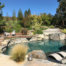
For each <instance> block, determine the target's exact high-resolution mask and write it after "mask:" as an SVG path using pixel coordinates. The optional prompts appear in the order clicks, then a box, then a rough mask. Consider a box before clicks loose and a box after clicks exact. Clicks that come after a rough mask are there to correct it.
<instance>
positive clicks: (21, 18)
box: [18, 9, 23, 21]
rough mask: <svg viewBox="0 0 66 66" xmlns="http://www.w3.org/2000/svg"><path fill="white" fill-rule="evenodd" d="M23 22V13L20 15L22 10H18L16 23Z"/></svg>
mask: <svg viewBox="0 0 66 66" xmlns="http://www.w3.org/2000/svg"><path fill="white" fill-rule="evenodd" d="M22 20H23V13H22V10H21V9H19V11H18V21H22Z"/></svg>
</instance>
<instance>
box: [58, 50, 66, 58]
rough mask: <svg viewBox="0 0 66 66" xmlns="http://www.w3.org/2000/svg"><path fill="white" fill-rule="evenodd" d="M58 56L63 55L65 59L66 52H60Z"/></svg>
mask: <svg viewBox="0 0 66 66" xmlns="http://www.w3.org/2000/svg"><path fill="white" fill-rule="evenodd" d="M58 54H59V55H61V56H62V57H64V58H65V57H66V52H64V51H61V52H58Z"/></svg>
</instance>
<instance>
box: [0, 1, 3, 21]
mask: <svg viewBox="0 0 66 66" xmlns="http://www.w3.org/2000/svg"><path fill="white" fill-rule="evenodd" d="M3 7H4V5H2V4H1V2H0V21H1V20H2V19H3V16H2V14H3V13H2V8H3Z"/></svg>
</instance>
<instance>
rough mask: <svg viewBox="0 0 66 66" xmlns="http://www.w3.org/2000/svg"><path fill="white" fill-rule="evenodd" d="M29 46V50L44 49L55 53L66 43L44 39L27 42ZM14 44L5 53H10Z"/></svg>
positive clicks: (46, 51)
mask: <svg viewBox="0 0 66 66" xmlns="http://www.w3.org/2000/svg"><path fill="white" fill-rule="evenodd" d="M26 45H27V46H28V47H29V50H28V52H30V51H32V50H43V51H44V52H45V53H54V52H58V51H61V49H60V48H61V47H63V46H64V45H65V41H53V40H44V41H34V42H29V43H27V44H26ZM12 48H13V46H11V47H9V48H8V49H7V50H6V51H5V54H9V52H10V50H11V49H12Z"/></svg>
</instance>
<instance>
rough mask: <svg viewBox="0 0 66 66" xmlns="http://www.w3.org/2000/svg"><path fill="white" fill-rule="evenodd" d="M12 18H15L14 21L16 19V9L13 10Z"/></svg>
mask: <svg viewBox="0 0 66 66" xmlns="http://www.w3.org/2000/svg"><path fill="white" fill-rule="evenodd" d="M12 20H13V22H14V21H16V13H15V11H13V16H12Z"/></svg>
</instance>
